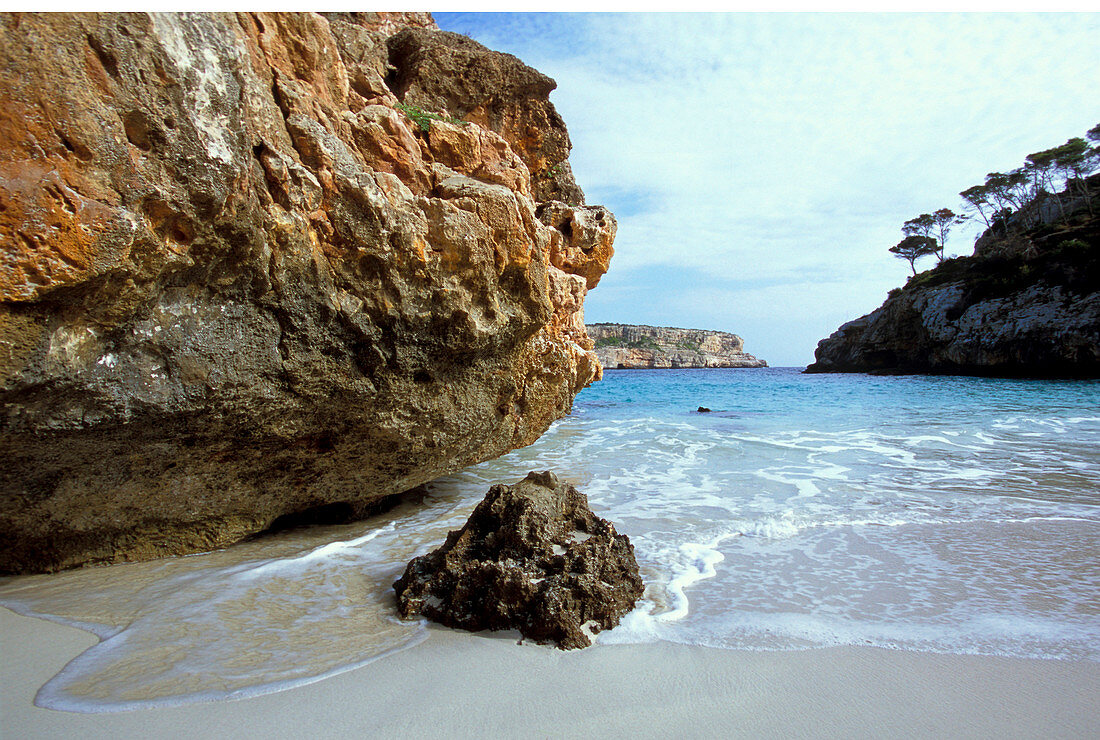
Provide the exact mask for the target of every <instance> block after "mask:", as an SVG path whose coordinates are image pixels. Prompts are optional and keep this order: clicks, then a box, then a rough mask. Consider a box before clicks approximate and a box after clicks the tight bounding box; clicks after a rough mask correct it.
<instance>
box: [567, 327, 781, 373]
mask: <svg viewBox="0 0 1100 740" xmlns="http://www.w3.org/2000/svg"><path fill="white" fill-rule="evenodd" d="M588 336H590V337H591V338H592V340H593V341H594V342H595V346H596V356H597V357H599V358H600V364H602V365H603V366H604V367H605V368H617V369H650V368H652V369H675V368H702V367H767V366H768V363H766V362H764V361H763V360H758V359H756V358H755V357H753V356H752V355H750V354H748V353H746V352H745V351H744V347H745V343H744V341H743V340H742V339H741V337H739V336H737V335H736V334H727V333H726V332H722V331H707V330H705V329H675V328H671V327H664V326H635V325H630V324H589V325H588Z"/></svg>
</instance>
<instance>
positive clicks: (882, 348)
mask: <svg viewBox="0 0 1100 740" xmlns="http://www.w3.org/2000/svg"><path fill="white" fill-rule="evenodd" d="M1093 180H1096V182H1095V184H1094V187H1096V186H1100V180H1097V179H1096V178H1093ZM1097 191H1098V192H1097V195H1098V196H1100V187H1098V188H1097ZM1094 200H1100V197H1097V198H1094ZM815 355H816V362H814V363H813V364H812V365H810V366H809V367H808V368H807V372H886V373H899V372H900V373H952V374H974V375H1003V376H1036V377H1042V376H1070V377H1072V376H1084V377H1096V376H1100V218H1094V217H1091V216H1089V215H1088V214H1087V212H1084V213H1078V214H1077V217H1075V218H1072V219H1070V222H1069V223H1068V224H1064V223H1059V224H1045V225H1043V226H1041V227H1039V228H1037V229H1031V230H1029V231H1022V230H1017V231H1013V230H1011V229H1007V230H1004V231H998V232H993V231H992V230H991V231H989V232H986V233H985V234H984V235H983V236H982V237H981V238H980V239H979V240H978V249H977V251H976V253H975V255H974V256H973V257H958V258H955V259H951V260H945V261H944V262H943V263H942V264H940V265H939V266H938V267H936V268H935V269H933V270H929V271H927V272H924V273H921V274H919V275H917V276H915V277H913V278H911V279H910V280H909V282H908V284H907V285H906V286H905V288H904V289H901V290H896V291H891V295H890V297H889V298H887V300H886V302H885V303H883V305H882V306H881V307H880V308H878V309H877V310H875V311H873V312H872V313H869V314H867V315H866V316H862V317H860V318H858V319H856V320H854V321H850V322H848V323H847V324H844V325H843V326H841V327H840V328H839V329H838V330H837V331H836V332H834V333H833V335H832V336H830V337H829V338H828V339H824V340H822V341H821V342H820V343H819V344H818V346H817V351H816V353H815Z"/></svg>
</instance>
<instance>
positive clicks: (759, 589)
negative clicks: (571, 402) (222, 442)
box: [0, 368, 1100, 711]
mask: <svg viewBox="0 0 1100 740" xmlns="http://www.w3.org/2000/svg"><path fill="white" fill-rule="evenodd" d="M699 406H705V407H708V408H710V409H712V411H711V412H710V413H698V412H697V411H696V409H697V408H698V407H699ZM532 469H539V470H541V469H552V470H555V471H556V472H557V473H558V474H559V476H560V477H562V478H563V479H565V480H568V481H570V482H573V483H574V484H576V485H577V486H578V487H579V488H580V489H581V490H582V491H584V492H585V493H586V494H587V495H588V497H589V500H590V503H591V504H592V507H593V509H594V510H596V512H597V513H598V514H600V515H602V516H605V517H607V518H609V519H611V520H613V521H614V522H615V523H616V526H617V528H618V529H619V531H621V532H624V533H626V534H628V535H629V536H630V538H631V540H632V542H633V543H634V546H635V550H636V554H637V557H638V560H639V563H640V565H641V567H642V571H643V576H644V578H645V579H646V582H647V591H646V596H645V598H644V599H643V601H642V603H641V604H639V607H638V608H637V609H636V610H635V611H634V612H633V613H631V614H630V615H628V616H627V618H626V619H624V621H623V624H622V625H621V626H620V627H619V628H617V629H615V630H613V631H611V632H608V633H604V634H602V635H601V636H600V640H599V642H600V643H602V644H609V643H631V642H646V641H655V640H664V641H671V642H678V643H689V644H701V645H708V646H713V647H718V648H733V649H750V650H772V649H801V648H810V647H818V646H829V645H877V646H882V647H890V648H899V649H910V650H921V651H935V652H958V653H977V654H990V655H1011V656H1021V657H1037V658H1047V659H1071V660H1100V382H1097V381H1029V380H999V379H987V378H961V377H920V376H910V377H871V376H865V375H802V374H801V373H800V372H799V370H797V369H785V368H774V369H762V370H684V371H628V370H621V371H608V372H607V375H606V379H605V380H604V381H603V382H601V383H597V384H595V385H593V386H592V387H591V388H589V389H587V390H585V391H583V392H582V393H581V394H580V395H579V396H578V397H577V400H576V404H575V408H574V413H573V415H572V416H570V417H568V418H566V419H562V420H561V421H559V422H557V423H556V424H555V425H554V426H553V427H552V428H551V430H550V431H549V432H548V433H547V434H546V435H545V436H544V437H543V438H542V439H540V440H539V441H538V442H537V443H536V444H535V445H532V446H531V447H529V448H526V449H524V450H517V451H515V452H513V453H511V454H509V455H507V456H505V457H503V458H501V459H499V460H494V461H491V462H488V463H484V464H482V465H478V466H475V467H473V468H470V469H468V470H465V471H463V472H462V473H461V474H458V475H455V476H451V477H448V478H445V479H441V480H439V481H436V482H434V483H433V484H431V485H430V487H429V492H428V494H427V495H426V496H424V497H423V498H422V499H420V500H417V501H410V502H408V503H406V504H404V505H402V506H401V507H398V508H397V509H396V510H394V511H393V512H390V513H388V514H386V515H383V516H381V517H378V518H376V519H374V520H372V521H370V522H361V523H357V524H353V525H346V526H341V527H315V528H310V529H306V530H300V531H297V532H288V533H283V534H280V535H277V536H273V537H270V538H266V539H263V540H259V541H255V542H250V543H246V544H245V545H241V546H237V547H234V548H230V549H229V550H224V551H220V552H217V553H210V554H206V555H198V556H192V557H188V558H176V559H169V560H163V561H157V562H154V563H140V564H133V565H122V566H111V567H107V568H94V569H86V570H83V571H74V572H70V573H63V574H58V575H53V576H35V577H29V578H14V579H7V580H6V581H4V582H0V604H3V605H5V606H8V607H9V608H12V609H14V610H16V611H19V612H21V613H24V614H33V615H38V616H43V617H45V618H48V619H54V620H56V621H61V622H64V623H67V624H72V625H74V626H78V627H81V628H83V629H88V630H89V631H92V632H94V633H96V634H97V635H99V636H100V638H101V642H100V643H99V644H98V645H97V646H96V647H94V648H92V649H91V650H89V651H87V652H86V653H84V654H83V655H81V656H80V657H78V658H77V659H76V660H74V661H73V662H72V663H71V664H70V665H69V666H68V667H67V668H66V669H65V671H63V672H62V673H61V674H59V675H58V676H57V677H55V678H54V679H53V680H52V681H51V682H50V683H48V684H47V685H46V686H44V687H43V689H42V691H41V692H40V694H39V697H38V703H39V704H41V705H43V706H50V707H54V708H61V709H70V710H75V711H105V710H113V709H126V708H136V707H141V706H148V705H155V704H160V705H164V704H177V703H183V702H189V701H198V700H211V699H219V698H225V697H241V696H248V695H252V694H256V693H265V692H269V691H275V690H279V689H281V688H286V687H289V686H294V685H300V684H302V683H307V682H309V681H314V680H319V679H320V678H323V677H325V676H327V675H331V674H333V673H335V672H339V671H342V670H347V669H348V668H351V667H355V666H357V665H362V664H364V663H369V662H370V661H372V660H376V659H380V658H384V656H385V655H387V654H389V653H390V652H392V651H393V650H397V649H401V648H403V647H408V646H411V645H414V644H416V643H417V642H419V641H420V640H422V639H424V638H425V637H426V635H427V631H426V629H425V627H424V625H423V624H422V623H417V622H412V623H408V622H398V621H397V620H395V619H394V618H393V616H392V614H393V597H392V592H391V591H390V589H389V586H390V584H391V583H392V582H393V580H394V579H395V578H396V577H397V575H399V574H400V572H401V571H402V570H403V568H404V564H405V563H406V562H407V561H408V560H409V559H410V558H411V557H413V556H415V555H417V554H421V553H423V552H426V551H427V550H429V549H431V548H432V547H434V546H436V545H437V544H438V543H439V542H441V541H442V539H443V538H444V537H445V535H446V532H447V531H448V530H449V529H454V528H457V527H458V526H461V524H462V522H463V521H465V518H466V516H468V514H469V512H470V510H471V509H472V508H473V506H474V505H475V504H476V503H477V502H478V501H479V500H480V499H481V497H482V496H483V495H484V492H485V490H486V489H487V487H488V486H489V485H490V484H492V483H498V482H514V481H515V480H518V479H519V478H521V477H523V476H524V475H525V474H526V473H527V471H529V470H532ZM596 649H599V646H598V645H597V648H596Z"/></svg>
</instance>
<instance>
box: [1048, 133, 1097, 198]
mask: <svg viewBox="0 0 1100 740" xmlns="http://www.w3.org/2000/svg"><path fill="white" fill-rule="evenodd" d="M1094 132H1095V135H1096V138H1097V139H1100V125H1097V127H1096V128H1094V129H1093V130H1091V131H1089V133H1088V134H1086V136H1088V135H1092V134H1093V133H1094ZM1098 163H1100V147H1095V148H1093V147H1090V146H1089V145H1088V142H1086V141H1085V140H1084V139H1082V138H1079V137H1074V138H1072V139H1070V140H1069V141H1067V142H1066V143H1065V144H1063V145H1062V146H1060V147H1058V149H1057V150H1056V153H1055V156H1054V168H1055V169H1056V170H1057V172H1058V174H1059V175H1061V176H1062V177H1063V178H1064V179H1065V181H1066V186H1067V189H1068V188H1069V187H1073V188H1076V190H1077V191H1078V192H1080V193H1081V195H1083V196H1084V198H1085V206H1086V207H1087V208H1088V210H1089V215H1090V216H1091V215H1093V211H1092V197H1091V194H1090V193H1089V187H1088V184H1087V183H1086V182H1085V178H1086V177H1088V176H1089V175H1090V174H1091V173H1092V171H1093V170H1094V169H1096V166H1097V164H1098Z"/></svg>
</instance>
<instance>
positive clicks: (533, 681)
mask: <svg viewBox="0 0 1100 740" xmlns="http://www.w3.org/2000/svg"><path fill="white" fill-rule="evenodd" d="M0 636H2V642H3V645H4V650H3V656H4V657H3V685H4V687H5V689H6V690H5V691H4V692H3V698H2V699H0V718H2V727H3V734H4V735H5V736H9V735H10V736H11V737H20V738H38V737H41V738H45V737H59V736H80V737H84V738H97V737H102V738H113V739H117V738H128V737H148V736H155V737H193V736H195V735H196V734H198V735H207V736H210V735H222V734H224V735H234V736H241V735H243V736H246V737H253V736H263V737H268V738H270V737H304V736H311V737H337V736H347V735H349V734H351V733H355V732H358V733H368V734H369V735H370V736H372V737H401V736H409V735H410V734H414V735H415V736H422V735H426V734H434V735H446V736H449V737H472V736H482V737H484V736H509V737H528V736H531V737H535V736H538V737H547V736H555V737H574V736H582V735H598V736H613V737H615V736H628V735H629V736H632V737H635V736H637V737H657V736H661V737H667V736H670V735H671V736H681V737H682V736H690V737H717V736H731V735H732V736H736V737H747V736H754V737H760V736H763V737H802V736H828V737H840V736H843V737H876V738H881V737H914V736H917V737H933V736H940V737H947V736H950V737H991V738H992V737H998V738H1004V737H1039V736H1042V737H1044V738H1050V737H1087V736H1093V737H1095V736H1096V735H1098V734H1100V714H1098V713H1097V711H1096V708H1097V707H1096V697H1097V696H1098V695H1100V662H1092V661H1082V662H1070V661H1058V660H1040V659H1030V658H1007V657H988V656H971V655H954V654H940V653H916V652H906V651H900V650H889V649H885V648H872V647H830V648H816V649H811V650H802V651H776V652H750V651H737V650H722V649H715V648H704V647H697V646H689V645H676V644H672V643H651V644H643V645H601V646H596V647H595V648H589V649H586V650H582V651H571V652H562V651H558V650H554V649H552V648H545V647H539V646H534V645H517V644H516V643H515V638H514V637H513V636H509V635H506V634H500V635H488V634H484V633H479V634H469V633H464V632H456V631H452V630H448V629H445V628H441V627H437V626H434V625H432V626H430V627H429V636H428V639H427V640H425V641H424V642H422V643H420V644H419V645H417V646H415V647H412V648H409V649H407V650H403V651H400V652H398V653H395V654H393V655H390V656H389V657H386V658H382V659H380V660H378V661H375V662H373V663H370V664H368V665H366V666H363V667H360V668H356V669H352V670H349V671H347V672H344V673H341V674H338V675H335V676H332V677H330V678H327V679H324V680H321V681H318V682H316V683H312V684H308V685H304V686H299V687H297V688H293V689H289V690H286V691H281V692H278V693H272V694H265V695H262V696H256V697H253V698H248V699H241V700H235V701H219V702H208V703H196V704H189V705H184V706H176V707H167V708H158V709H143V710H135V711H128V712H117V713H100V714H80V713H69V712H60V711H54V710H47V709H40V708H38V707H36V706H34V705H33V701H34V695H35V693H36V692H37V691H38V689H39V688H40V687H41V685H42V684H43V683H45V682H46V681H47V680H49V679H50V678H51V677H52V676H53V675H55V674H56V673H57V672H58V671H59V670H61V668H62V667H63V666H64V665H65V664H66V663H67V662H68V661H70V660H71V659H73V658H74V657H76V656H77V655H78V654H79V653H80V652H82V651H83V650H85V649H87V648H88V647H90V646H91V645H93V644H95V642H96V637H95V636H94V635H92V634H90V633H87V632H83V631H81V630H78V629H75V628H71V627H66V626H63V625H60V624H57V623H53V622H48V621H46V620H42V619H38V618H34V617H24V616H20V615H18V614H16V613H15V612H12V611H10V610H8V609H6V608H0Z"/></svg>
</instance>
